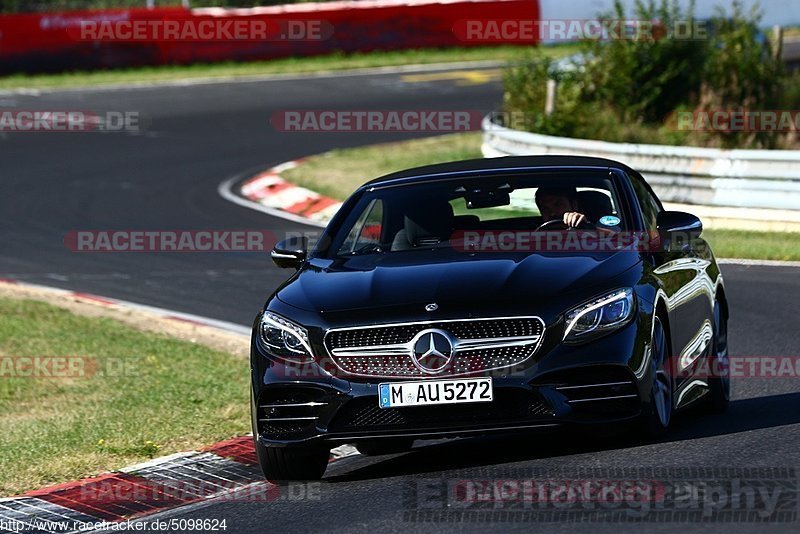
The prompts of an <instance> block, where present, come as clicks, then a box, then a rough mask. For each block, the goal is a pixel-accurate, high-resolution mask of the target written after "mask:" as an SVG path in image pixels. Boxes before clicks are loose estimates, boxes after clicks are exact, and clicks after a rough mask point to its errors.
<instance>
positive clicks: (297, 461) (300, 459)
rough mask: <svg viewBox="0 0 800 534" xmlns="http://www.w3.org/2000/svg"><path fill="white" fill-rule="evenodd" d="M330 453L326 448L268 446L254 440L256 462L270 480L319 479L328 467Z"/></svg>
mask: <svg viewBox="0 0 800 534" xmlns="http://www.w3.org/2000/svg"><path fill="white" fill-rule="evenodd" d="M330 454H331V451H329V450H327V449H311V448H307V447H268V446H266V445H262V444H261V443H258V441H256V455H257V456H258V463H259V465H260V466H261V471H262V472H263V473H264V478H266V479H267V480H269V481H270V482H288V481H292V480H319V479H321V478H322V475H324V474H325V469H326V468H327V467H328V458H329V457H330Z"/></svg>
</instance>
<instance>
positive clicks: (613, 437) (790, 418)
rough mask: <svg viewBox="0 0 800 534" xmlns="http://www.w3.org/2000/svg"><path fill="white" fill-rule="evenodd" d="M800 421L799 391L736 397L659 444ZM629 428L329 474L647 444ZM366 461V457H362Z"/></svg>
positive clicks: (452, 450) (499, 442)
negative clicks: (718, 412)
mask: <svg viewBox="0 0 800 534" xmlns="http://www.w3.org/2000/svg"><path fill="white" fill-rule="evenodd" d="M798 423H800V393H787V394H782V395H771V396H765V397H756V398H751V399H742V400H735V401H731V404H730V408H729V409H728V411H727V412H726V413H725V414H722V415H701V414H697V413H696V412H695V413H693V412H692V411H688V412H686V413H685V414H682V415H680V416H678V418H676V420H675V421H674V427H673V429H672V431H671V432H670V434H669V435H668V436H666V437H665V438H663V439H662V440H660V441H658V443H671V442H672V443H674V442H681V441H689V440H693V439H701V438H708V437H712V436H724V435H729V434H737V433H740V432H748V431H751V430H760V429H766V428H774V427H779V426H785V425H793V424H798ZM643 444H645V443H643V442H642V441H640V440H638V439H637V438H636V437H635V436H634V435H633V434H631V432H629V427H620V426H616V427H610V426H604V427H602V428H601V427H598V428H597V429H595V430H594V431H593V430H592V429H585V430H583V431H581V430H575V431H570V430H564V431H559V432H549V433H539V434H527V435H518V436H513V437H510V436H497V437H483V438H472V439H462V440H454V441H449V442H443V443H436V444H434V445H429V446H422V447H417V448H414V449H413V450H411V451H410V452H408V453H405V454H402V455H399V456H389V457H385V459H381V458H378V457H376V458H368V459H367V458H365V459H364V461H368V462H369V463H368V464H367V465H363V464H362V465H361V466H360V467H356V466H354V467H355V468H354V469H352V470H351V471H349V472H347V473H342V474H337V475H333V476H329V477H326V478H325V481H327V482H329V483H338V482H351V481H356V480H369V479H378V478H385V477H391V476H404V475H418V474H424V473H433V472H440V471H447V470H455V469H467V468H475V467H486V466H500V465H501V464H505V463H512V462H522V461H526V460H537V459H544V458H557V457H561V456H568V455H572V454H585V453H591V452H599V451H605V450H612V449H625V448H629V447H635V446H639V445H643ZM359 463H361V462H359Z"/></svg>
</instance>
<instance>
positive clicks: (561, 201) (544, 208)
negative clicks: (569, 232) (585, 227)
mask: <svg viewBox="0 0 800 534" xmlns="http://www.w3.org/2000/svg"><path fill="white" fill-rule="evenodd" d="M536 205H537V206H538V207H539V213H541V214H542V222H543V223H546V222H549V221H554V220H557V221H563V223H564V224H565V225H567V226H568V227H569V228H577V227H578V226H580V225H581V224H586V223H589V219H588V218H587V217H586V215H584V214H583V213H581V212H579V211H578V192H577V191H576V190H575V188H574V187H540V188H539V189H537V190H536Z"/></svg>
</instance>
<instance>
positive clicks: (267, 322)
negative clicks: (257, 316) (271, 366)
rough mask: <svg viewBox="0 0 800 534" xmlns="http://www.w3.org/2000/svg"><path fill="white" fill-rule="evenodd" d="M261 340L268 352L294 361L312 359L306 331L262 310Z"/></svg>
mask: <svg viewBox="0 0 800 534" xmlns="http://www.w3.org/2000/svg"><path fill="white" fill-rule="evenodd" d="M259 330H260V332H261V341H262V342H263V343H264V345H266V348H267V350H268V351H269V353H270V354H274V355H275V356H278V357H280V358H282V359H284V360H289V361H294V362H301V363H302V362H310V361H312V360H313V359H314V357H313V356H312V353H311V345H310V344H309V343H308V331H307V330H306V329H305V328H303V327H302V326H300V325H298V324H295V323H293V322H292V321H290V320H288V319H284V318H283V317H281V316H280V315H276V314H274V313H271V312H264V314H263V315H262V316H261V327H260V329H259Z"/></svg>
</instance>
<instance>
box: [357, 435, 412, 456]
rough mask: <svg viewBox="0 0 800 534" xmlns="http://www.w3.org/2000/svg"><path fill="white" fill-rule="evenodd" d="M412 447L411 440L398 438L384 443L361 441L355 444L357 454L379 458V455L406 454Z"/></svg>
mask: <svg viewBox="0 0 800 534" xmlns="http://www.w3.org/2000/svg"><path fill="white" fill-rule="evenodd" d="M413 446H414V440H413V439H407V438H398V439H393V440H386V441H362V442H359V443H356V449H357V450H358V452H360V453H361V454H363V455H365V456H379V455H381V454H397V453H400V452H406V451H407V450H409V449H410V448H411V447H413Z"/></svg>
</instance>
